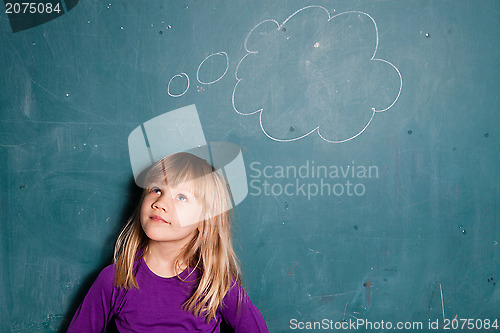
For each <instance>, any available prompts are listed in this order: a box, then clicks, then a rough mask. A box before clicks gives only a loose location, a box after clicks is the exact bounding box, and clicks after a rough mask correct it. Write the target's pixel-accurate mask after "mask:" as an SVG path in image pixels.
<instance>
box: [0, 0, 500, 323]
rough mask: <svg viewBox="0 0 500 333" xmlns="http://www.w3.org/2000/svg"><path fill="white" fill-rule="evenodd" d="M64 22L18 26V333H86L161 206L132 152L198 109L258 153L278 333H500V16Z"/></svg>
mask: <svg viewBox="0 0 500 333" xmlns="http://www.w3.org/2000/svg"><path fill="white" fill-rule="evenodd" d="M5 3H6V8H7V1H5ZM54 3H55V2H54ZM60 4H61V6H62V8H61V10H62V12H61V13H59V15H56V16H54V15H53V16H52V17H50V19H49V18H47V19H45V20H43V19H40V20H39V19H37V20H36V22H35V20H33V21H29V22H22V23H23V24H21V23H19V21H18V22H17V23H15V20H16V16H15V13H14V14H7V13H5V14H1V15H2V17H3V19H1V20H0V34H1V35H0V38H1V44H0V60H1V61H0V80H1V86H0V112H1V116H0V155H1V159H0V189H1V191H0V193H1V194H0V208H1V210H0V214H1V215H0V216H1V226H0V249H1V251H2V255H1V257H0V258H1V259H0V266H1V267H2V270H1V274H0V283H1V288H0V331H1V332H54V331H64V330H65V329H66V327H67V325H68V322H69V320H71V317H72V316H73V314H74V311H75V310H76V308H77V307H78V305H79V303H80V302H81V301H82V299H83V297H84V295H85V293H86V292H87V290H88V288H89V286H90V285H91V283H92V282H93V280H94V279H95V277H96V275H97V273H98V272H99V271H100V270H101V269H102V268H103V267H104V266H106V265H108V264H109V263H110V262H111V256H112V250H113V246H114V242H115V240H116V237H117V235H118V232H119V230H120V228H121V227H122V226H123V224H124V222H125V220H126V218H127V217H128V216H129V215H130V214H131V212H132V210H133V209H134V207H135V203H136V202H137V199H138V195H139V194H140V192H139V189H138V188H137V187H136V186H135V184H134V180H133V175H132V169H131V166H130V157H129V154H128V146H127V138H128V135H129V134H130V133H131V131H132V130H133V129H135V128H136V127H137V126H139V125H140V124H142V123H145V122H146V121H148V120H149V119H152V118H154V117H156V116H159V115H161V114H164V113H166V112H168V111H170V110H174V109H177V108H180V107H183V106H187V105H191V104H195V105H196V107H197V110H198V114H199V118H200V122H201V125H202V126H203V130H204V133H205V137H206V139H207V141H210V142H230V143H234V144H237V145H238V146H239V147H240V148H241V151H242V156H243V158H244V163H245V168H246V173H247V180H248V195H247V197H246V199H245V200H244V201H243V202H242V203H241V204H239V205H238V206H237V207H236V209H235V230H234V236H235V242H236V244H237V245H236V247H237V251H238V254H239V257H240V259H241V263H242V266H243V268H244V282H245V286H246V289H247V291H248V293H249V294H250V296H251V298H252V301H253V302H254V303H255V304H256V305H257V306H258V308H259V309H260V311H261V312H262V314H263V316H264V318H265V319H266V322H267V324H268V326H269V329H270V331H271V332H288V331H293V330H294V329H295V330H298V329H300V328H308V327H312V328H314V329H315V330H316V331H319V325H321V329H325V328H328V329H332V330H333V329H335V328H339V327H343V326H342V325H346V324H347V323H353V322H356V323H364V325H361V326H359V327H356V329H357V330H359V331H370V329H371V330H372V331H374V330H377V331H390V328H391V327H392V328H396V327H397V326H396V325H398V324H402V325H403V326H401V327H402V328H405V329H407V330H408V331H414V332H416V331H436V330H433V329H434V328H439V329H444V328H446V325H449V326H448V327H449V328H452V325H453V324H455V325H456V324H460V325H462V324H463V323H464V322H463V321H459V320H460V319H474V321H473V322H472V321H469V322H468V323H467V324H471V323H472V324H473V325H476V326H473V328H480V327H479V325H482V326H481V327H482V328H481V329H483V331H485V332H489V331H498V330H499V328H498V326H496V327H495V326H494V325H495V323H496V325H500V322H499V321H500V285H497V284H498V283H499V282H500V270H499V269H500V245H499V242H500V227H499V225H500V206H499V204H500V183H499V181H498V175H499V174H500V154H499V153H500V151H499V147H500V133H499V132H498V128H497V127H498V124H500V112H499V111H500V99H499V98H498V89H499V87H500V47H499V45H500V1H497V0H481V1H472V0H470V1H466V0H454V1H451V0H450V1H445V0H433V1H430V0H429V1H424V0H422V1H403V0H400V1H390V0H388V1H382V0H377V1H361V0H349V1H347V0H345V1H327V0H320V1H316V2H313V3H311V2H305V1H299V0H289V1H271V0H256V1H223V0H220V1H200V0H192V1H173V0H169V1H147V2H146V1H114V0H111V1H95V0H94V1H91V0H89V1H79V2H78V1H66V2H65V1H61V2H60ZM70 9H71V11H70ZM11 10H15V7H12V9H11ZM23 17H24V18H19V17H18V18H17V19H26V17H28V16H26V15H25V16H23ZM28 18H29V17H28ZM13 22H14V23H13ZM30 22H31V23H30ZM33 22H35V23H33ZM43 22H45V23H43ZM15 27H18V28H15ZM19 27H22V29H24V30H20V31H17V30H16V29H18V30H19V29H21V28H19ZM13 31H16V32H13ZM183 135H188V134H187V133H184V134H183ZM453 319H456V320H455V321H453ZM476 319H477V321H476ZM357 320H359V322H358V321H357ZM382 321H383V324H382ZM389 324H390V325H391V327H389V326H388V325H389ZM419 324H421V325H422V326H421V327H419V326H418V325H419ZM369 325H372V326H369ZM377 325H378V326H377ZM384 325H385V326H384ZM398 327H399V326H398ZM454 327H455V326H454ZM349 328H351V329H353V326H350V327H349ZM469 328H470V327H469Z"/></svg>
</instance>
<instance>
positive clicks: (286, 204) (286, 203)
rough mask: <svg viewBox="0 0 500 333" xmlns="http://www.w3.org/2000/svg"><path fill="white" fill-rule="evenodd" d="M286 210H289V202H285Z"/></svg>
mask: <svg viewBox="0 0 500 333" xmlns="http://www.w3.org/2000/svg"><path fill="white" fill-rule="evenodd" d="M285 209H288V202H286V201H285Z"/></svg>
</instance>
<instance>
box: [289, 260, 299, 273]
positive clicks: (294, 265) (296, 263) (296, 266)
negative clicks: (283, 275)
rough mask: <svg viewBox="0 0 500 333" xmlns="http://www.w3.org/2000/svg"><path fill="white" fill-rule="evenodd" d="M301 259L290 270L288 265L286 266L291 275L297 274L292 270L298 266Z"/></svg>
mask: <svg viewBox="0 0 500 333" xmlns="http://www.w3.org/2000/svg"><path fill="white" fill-rule="evenodd" d="M299 262H300V260H299V261H297V263H296V264H295V265H294V266H293V267H292V269H291V270H288V267H287V268H286V271H287V274H288V275H289V276H290V275H295V273H293V274H292V272H293V271H294V270H295V267H297V265H298V264H299Z"/></svg>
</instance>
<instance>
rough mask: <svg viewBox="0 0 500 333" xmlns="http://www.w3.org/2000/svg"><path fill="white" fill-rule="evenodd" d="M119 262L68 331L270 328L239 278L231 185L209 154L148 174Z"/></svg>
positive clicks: (166, 162) (168, 162)
mask: <svg viewBox="0 0 500 333" xmlns="http://www.w3.org/2000/svg"><path fill="white" fill-rule="evenodd" d="M145 184H147V189H145V190H144V191H143V195H142V198H141V201H140V203H139V205H138V207H137V209H136V213H135V214H134V215H133V216H132V217H131V218H130V220H129V221H128V223H127V224H126V225H125V227H124V229H123V230H122V232H121V233H120V235H119V237H118V240H117V242H116V245H115V253H114V264H113V265H110V266H108V267H106V268H105V269H104V270H102V272H101V273H100V274H99V276H98V278H97V280H96V281H95V282H94V284H93V285H92V287H91V288H90V290H89V292H88V294H87V295H86V297H85V299H84V301H83V303H82V304H81V305H80V307H79V309H78V311H77V312H76V314H75V316H74V317H73V320H72V321H71V324H70V326H69V329H68V332H103V331H104V330H105V328H106V325H107V324H108V322H109V321H110V320H111V318H114V321H115V324H116V327H117V328H118V330H119V331H120V332H148V333H149V332H190V333H191V332H219V331H220V325H221V321H222V320H224V321H225V322H226V323H227V324H229V325H230V326H231V327H232V328H233V329H234V331H235V332H268V329H267V327H266V324H265V322H264V319H263V318H262V315H261V314H260V312H259V310H258V309H257V308H256V307H255V306H254V305H253V304H252V302H251V301H250V299H249V298H248V296H247V294H246V293H245V291H244V290H243V288H242V286H241V284H240V283H241V281H240V269H239V265H238V259H237V258H236V255H235V253H234V250H233V247H232V242H231V234H230V223H231V221H230V215H229V211H230V209H229V208H230V203H229V201H228V200H229V194H228V188H227V185H226V183H225V182H224V180H223V178H222V177H220V176H219V175H218V174H217V172H215V170H214V168H213V167H212V166H211V165H209V164H208V163H206V162H205V160H203V159H201V158H199V157H196V156H194V155H192V154H189V153H177V154H173V155H170V156H167V157H165V158H164V159H162V160H160V161H159V162H157V163H156V164H155V165H154V166H153V167H152V168H151V169H150V170H149V171H148V173H147V175H146V178H145Z"/></svg>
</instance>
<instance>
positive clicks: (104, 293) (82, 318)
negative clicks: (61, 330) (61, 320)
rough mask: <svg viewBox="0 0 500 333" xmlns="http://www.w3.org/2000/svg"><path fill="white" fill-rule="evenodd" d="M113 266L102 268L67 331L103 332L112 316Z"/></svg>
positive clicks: (113, 295) (78, 332) (113, 292)
mask: <svg viewBox="0 0 500 333" xmlns="http://www.w3.org/2000/svg"><path fill="white" fill-rule="evenodd" d="M114 274H115V267H114V266H113V265H110V266H108V267H106V268H105V269H103V270H102V271H101V273H100V274H99V276H98V277H97V279H96V280H95V282H94V284H93V285H92V287H91V288H90V290H89V292H88V293H87V295H86V296H85V299H84V300H83V303H82V304H81V305H80V307H79V308H78V310H77V311H76V313H75V316H74V317H73V320H72V321H71V324H70V325H69V328H68V332H75V333H80V332H104V330H105V329H106V325H107V324H108V322H109V320H110V319H111V317H112V316H113V304H114V301H113V299H115V298H116V293H115V289H116V288H113V280H114Z"/></svg>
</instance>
